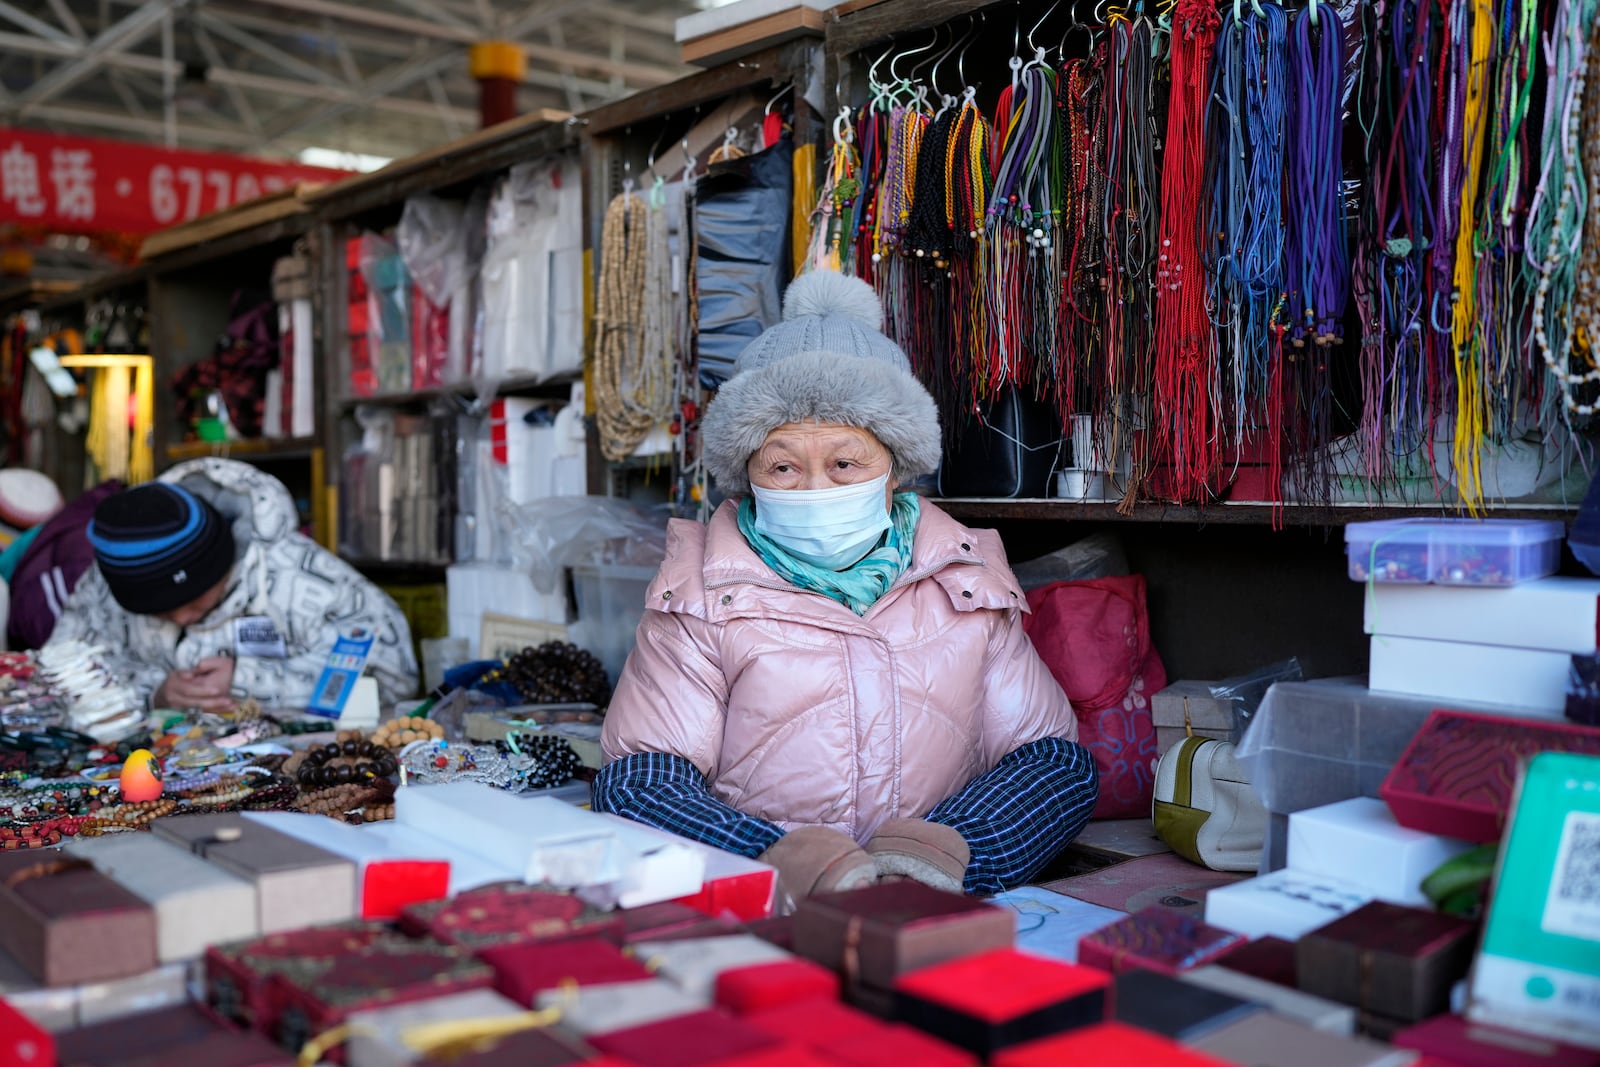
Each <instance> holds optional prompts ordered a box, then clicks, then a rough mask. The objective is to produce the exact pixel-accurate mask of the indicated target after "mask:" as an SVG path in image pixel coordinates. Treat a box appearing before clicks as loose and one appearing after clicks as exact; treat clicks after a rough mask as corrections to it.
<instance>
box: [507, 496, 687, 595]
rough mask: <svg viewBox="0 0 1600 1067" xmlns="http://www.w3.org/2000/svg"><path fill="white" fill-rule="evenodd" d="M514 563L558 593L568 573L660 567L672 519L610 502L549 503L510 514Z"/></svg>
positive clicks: (583, 498) (566, 500)
mask: <svg viewBox="0 0 1600 1067" xmlns="http://www.w3.org/2000/svg"><path fill="white" fill-rule="evenodd" d="M510 510H511V515H512V517H513V520H514V521H513V522H512V524H511V529H513V530H515V531H516V543H515V545H514V546H513V550H512V563H513V564H514V565H515V566H516V567H517V568H518V569H519V570H525V571H527V572H528V573H529V574H531V575H532V576H533V584H534V587H535V588H537V589H538V590H539V591H540V592H544V593H549V592H553V591H554V590H555V588H556V585H557V583H558V582H560V581H561V580H562V573H561V572H562V571H563V570H565V569H566V568H568V567H581V566H586V565H587V566H594V565H599V564H626V565H629V566H636V567H656V566H659V565H660V563H661V561H662V560H663V559H664V558H666V554H667V517H666V514H665V513H664V512H659V511H651V510H646V509H645V508H641V507H639V506H638V505H637V504H632V503H629V502H628V501H626V500H619V499H617V498H616V497H609V496H569V497H549V498H547V499H544V500H533V501H530V502H528V503H527V504H523V505H520V506H517V507H513V508H511V509H510Z"/></svg>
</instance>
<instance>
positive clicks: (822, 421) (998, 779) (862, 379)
mask: <svg viewBox="0 0 1600 1067" xmlns="http://www.w3.org/2000/svg"><path fill="white" fill-rule="evenodd" d="M882 314H883V312H882V307H881V305H880V304H879V303H878V299H877V297H876V295H875V294H874V293H873V291H872V289H871V288H870V287H869V286H867V285H866V284H865V283H863V282H861V281H858V280H857V279H854V278H846V277H844V276H842V275H839V274H835V273H829V272H817V273H813V274H809V275H806V276H804V277H802V278H800V279H799V280H798V281H796V282H795V283H794V285H793V286H792V287H791V288H790V290H789V292H788V294H787V296H786V298H785V301H784V318H783V321H782V322H781V323H779V324H778V325H777V326H774V327H773V328H771V329H770V330H768V331H767V332H766V333H764V334H762V335H761V336H760V337H758V338H756V340H755V341H753V342H752V343H751V344H750V346H749V347H748V348H746V349H745V351H744V352H743V353H742V354H741V355H740V357H739V361H738V364H737V366H736V368H735V373H734V376H733V377H732V378H731V379H730V380H729V381H728V382H727V383H726V384H725V385H724V386H723V388H722V390H721V392H720V393H719V395H718V396H717V399H716V400H715V402H714V403H713V404H712V405H711V407H710V408H709V410H708V411H707V413H706V417H705V421H704V425H703V430H702V450H703V455H704V458H705V463H706V465H707V467H708V468H709V469H710V471H711V473H712V474H713V475H714V476H715V477H716V480H717V484H718V485H719V486H720V487H721V488H722V489H723V490H724V491H726V492H727V493H729V494H730V496H732V497H733V499H730V500H729V501H728V502H726V503H724V504H723V505H722V506H721V507H720V508H718V509H717V512H716V514H715V515H713V516H712V518H711V522H710V524H709V525H706V526H701V525H700V524H698V523H693V522H686V521H677V522H674V523H673V524H672V527H671V530H670V532H669V535H668V544H667V558H666V560H665V562H664V563H662V565H661V570H660V573H659V574H657V576H656V578H655V580H654V582H653V583H652V584H651V586H650V589H649V593H648V595H647V600H646V610H645V613H644V618H643V620H642V621H641V622H640V624H639V631H638V643H637V647H636V648H635V649H634V651H633V654H632V655H631V656H630V657H629V659H628V662H627V666H626V667H625V668H624V669H623V672H622V677H621V679H620V680H619V681H618V683H617V689H616V693H615V696H614V697H613V699H612V703H611V708H610V711H609V712H608V713H607V715H606V723H605V732H604V737H603V744H604V749H605V755H606V760H607V763H606V765H605V767H604V768H603V769H602V770H601V772H600V774H599V775H598V777H597V778H596V779H595V783H594V807H595V809H596V810H598V811H609V812H614V813H616V814H619V815H624V816H627V817H628V818H631V819H635V820H637V821H639V822H643V823H648V824H650V825H652V826H657V827H660V828H662V829H666V830H670V831H672V832H674V833H677V834H680V835H683V836H685V837H689V838H693V839H695V840H698V841H703V842H705V843H707V844H710V845H714V846H716V847H718V848H721V849H725V850H727V851H730V852H736V853H740V854H742V855H746V856H754V857H758V858H759V859H761V860H762V861H763V862H766V863H769V864H771V865H772V866H774V867H776V868H777V870H778V872H779V877H780V881H781V883H782V885H783V886H784V888H785V890H786V891H787V893H788V894H789V896H791V897H793V898H798V897H802V896H806V895H809V894H811V893H817V892H828V891H837V890H845V889H853V888H857V887H860V886H864V885H869V884H871V883H874V882H876V881H878V880H879V879H880V878H885V879H887V878H895V877H903V878H912V879H915V880H917V881H921V882H924V883H926V884H929V885H933V886H938V887H942V888H946V889H951V890H958V891H959V890H962V889H965V890H966V891H967V892H971V893H990V892H998V891H999V890H1001V889H1004V888H1008V887H1011V886H1015V885H1018V884H1021V883H1023V882H1025V881H1026V880H1027V879H1028V878H1030V877H1031V876H1033V875H1035V874H1036V873H1038V871H1039V870H1040V869H1041V868H1042V867H1043V866H1044V865H1045V864H1046V863H1047V862H1048V861H1049V860H1050V859H1051V858H1052V857H1053V856H1055V855H1056V853H1057V852H1059V851H1060V850H1061V848H1062V847H1063V846H1065V845H1066V844H1067V842H1069V841H1071V840H1072V838H1073V837H1074V836H1075V835H1076V834H1077V833H1078V831H1079V830H1080V829H1082V827H1083V825H1084V823H1085V822H1086V821H1087V820H1088V818H1089V813H1090V811H1091V810H1092V809H1093V808H1094V804H1095V798H1096V776H1095V765H1094V760H1093V758H1092V757H1091V756H1090V754H1089V752H1088V750H1086V749H1085V748H1083V747H1082V746H1080V745H1079V744H1077V737H1078V729H1077V721H1076V719H1075V718H1074V716H1073V713H1072V708H1071V707H1070V706H1069V705H1068V703H1067V698H1066V695H1065V694H1064V693H1062V691H1061V688H1060V686H1058V685H1057V684H1056V682H1055V680H1054V679H1053V678H1052V677H1051V675H1050V673H1049V671H1048V670H1047V669H1046V668H1045V666H1044V664H1043V662H1041V661H1040V659H1039V656H1038V654H1037V653H1036V652H1035V651H1034V649H1033V646H1032V644H1031V643H1030V642H1029V640H1028V637H1027V635H1025V634H1024V633H1023V630H1022V619H1021V613H1022V612H1023V611H1025V610H1027V605H1026V601H1025V600H1024V598H1023V594H1022V590H1021V589H1020V588H1019V587H1018V585H1017V581H1016V578H1015V577H1014V576H1013V575H1012V573H1011V570H1010V568H1009V567H1008V566H1007V565H1006V558H1005V553H1004V551H1003V549H1002V548H1001V545H1000V539H999V537H998V536H997V535H996V534H995V533H994V532H993V531H989V530H969V529H967V528H966V527H964V526H961V525H960V524H959V523H957V522H956V521H955V520H953V519H951V518H950V517H949V516H948V515H946V514H945V513H944V512H942V511H940V510H939V509H938V508H936V507H934V506H933V505H931V504H928V503H926V502H924V501H921V500H919V498H918V497H917V496H916V495H915V494H913V493H910V492H903V491H900V488H899V487H900V486H902V485H904V484H908V483H910V482H911V481H913V480H915V479H917V478H920V477H923V476H925V475H927V474H930V473H932V472H933V471H934V470H935V469H936V468H937V467H938V464H939V456H940V436H939V421H938V413H937V410H936V408H935V406H934V403H933V399H932V398H931V397H930V396H929V395H928V392H927V390H925V389H924V388H923V387H922V385H921V384H920V383H919V382H918V381H917V380H916V379H915V378H914V377H913V376H912V374H911V369H910V364H909V362H908V361H907V359H906V356H905V353H904V352H902V351H901V350H900V349H899V348H898V347H897V346H896V345H895V344H894V343H893V342H892V341H890V340H889V339H888V338H887V337H885V336H884V335H883V334H882V332H881V324H882Z"/></svg>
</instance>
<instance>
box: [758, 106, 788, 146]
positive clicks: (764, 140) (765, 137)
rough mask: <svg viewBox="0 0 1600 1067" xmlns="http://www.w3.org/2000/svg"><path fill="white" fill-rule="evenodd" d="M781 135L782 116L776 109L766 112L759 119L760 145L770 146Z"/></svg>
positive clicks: (775, 142)
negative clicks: (762, 117)
mask: <svg viewBox="0 0 1600 1067" xmlns="http://www.w3.org/2000/svg"><path fill="white" fill-rule="evenodd" d="M782 137H783V116H782V115H780V114H778V113H777V112H776V111H769V112H767V117H766V118H764V119H762V120H761V146H762V147H763V148H771V147H772V146H773V145H775V144H777V143H778V141H779V140H780V139H782Z"/></svg>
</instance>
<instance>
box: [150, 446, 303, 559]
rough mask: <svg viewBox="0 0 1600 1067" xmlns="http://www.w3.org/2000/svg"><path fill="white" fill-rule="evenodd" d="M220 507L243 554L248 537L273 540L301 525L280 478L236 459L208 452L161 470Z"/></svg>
mask: <svg viewBox="0 0 1600 1067" xmlns="http://www.w3.org/2000/svg"><path fill="white" fill-rule="evenodd" d="M161 480H162V481H164V482H171V483H173V484H175V485H181V486H183V487H184V488H185V489H187V490H189V492H191V493H193V494H194V495H195V496H197V497H199V498H200V499H202V500H204V501H205V502H206V503H208V504H210V505H211V506H212V507H214V508H216V509H217V510H218V511H219V512H221V513H222V517H223V518H225V519H226V520H227V521H228V524H229V526H230V528H231V529H232V530H233V539H234V544H235V546H236V548H235V551H236V553H237V555H238V556H239V557H240V558H243V556H244V554H245V551H246V550H247V549H248V548H249V547H250V544H251V543H252V542H259V543H261V544H267V545H270V544H275V543H276V542H278V541H280V540H282V539H283V538H285V537H287V536H288V535H290V534H292V533H294V532H295V531H297V530H298V529H299V528H300V512H299V509H297V508H296V507H295V504H294V498H293V497H291V496H290V495H289V490H287V489H285V488H284V485H283V483H282V482H280V481H278V479H276V478H274V477H272V476H271V475H270V474H266V473H265V472H263V471H261V470H259V469H257V468H255V467H252V466H251V465H250V464H248V463H240V462H239V461H238V460H235V459H221V458H216V457H208V458H206V459H194V460H190V461H189V462H187V463H180V464H178V465H177V466H176V467H173V468H172V469H171V470H169V471H167V472H166V473H165V474H163V475H162V476H161Z"/></svg>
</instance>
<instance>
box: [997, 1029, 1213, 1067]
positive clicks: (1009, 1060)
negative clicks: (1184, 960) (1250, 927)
mask: <svg viewBox="0 0 1600 1067" xmlns="http://www.w3.org/2000/svg"><path fill="white" fill-rule="evenodd" d="M990 1063H992V1064H993V1065H994V1067H1064V1065H1069V1064H1080V1063H1082V1064H1107V1065H1110V1064H1118V1065H1120V1064H1127V1065H1128V1067H1134V1065H1137V1067H1229V1064H1228V1062H1227V1061H1226V1060H1219V1059H1216V1058H1215V1057H1212V1056H1207V1055H1206V1054H1205V1053H1203V1052H1194V1051H1192V1050H1190V1049H1186V1048H1184V1047H1183V1046H1182V1045H1180V1044H1178V1043H1177V1042H1176V1041H1171V1040H1168V1039H1167V1038H1164V1037H1160V1036H1158V1035H1156V1034H1150V1033H1146V1032H1145V1031H1143V1030H1136V1029H1134V1028H1133V1027H1131V1026H1124V1025H1123V1024H1122V1023H1100V1024H1099V1025H1097V1026H1086V1027H1084V1028H1083V1029H1082V1030H1074V1031H1072V1032H1071V1033H1070V1034H1057V1035H1056V1036H1055V1037H1047V1038H1045V1039H1044V1040H1042V1041H1033V1042H1030V1043H1029V1044H1026V1045H1018V1046H1017V1047H1016V1048H1010V1049H1006V1050H1005V1051H1004V1052H1002V1053H1000V1054H999V1055H997V1056H996V1057H995V1058H994V1059H993V1060H991V1061H990Z"/></svg>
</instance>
